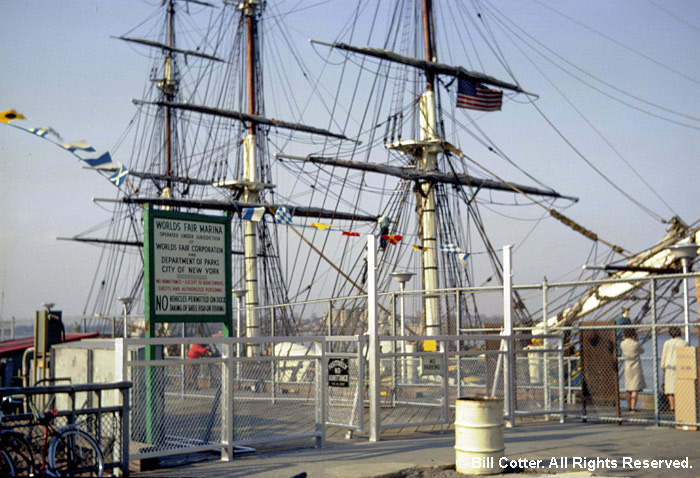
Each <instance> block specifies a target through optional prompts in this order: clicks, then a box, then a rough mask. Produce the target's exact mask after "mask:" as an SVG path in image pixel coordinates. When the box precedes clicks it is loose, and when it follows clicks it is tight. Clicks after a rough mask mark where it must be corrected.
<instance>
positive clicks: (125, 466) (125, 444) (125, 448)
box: [120, 380, 130, 476]
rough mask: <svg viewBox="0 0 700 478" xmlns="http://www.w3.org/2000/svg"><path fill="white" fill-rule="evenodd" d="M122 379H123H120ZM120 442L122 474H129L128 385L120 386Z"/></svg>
mask: <svg viewBox="0 0 700 478" xmlns="http://www.w3.org/2000/svg"><path fill="white" fill-rule="evenodd" d="M120 381H123V380H120ZM121 392H122V442H121V448H122V449H121V459H122V460H121V465H120V468H121V469H122V476H127V475H128V474H129V441H130V435H129V409H130V407H129V387H128V386H127V387H122V390H121Z"/></svg>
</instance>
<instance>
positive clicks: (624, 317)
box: [615, 306, 632, 357]
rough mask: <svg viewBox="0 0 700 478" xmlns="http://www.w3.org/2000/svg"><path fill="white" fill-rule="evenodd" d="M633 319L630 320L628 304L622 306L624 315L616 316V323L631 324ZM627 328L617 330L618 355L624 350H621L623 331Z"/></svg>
mask: <svg viewBox="0 0 700 478" xmlns="http://www.w3.org/2000/svg"><path fill="white" fill-rule="evenodd" d="M631 324H632V321H631V320H630V308H629V307H627V306H623V307H622V315H618V316H617V317H615V325H631ZM624 331H625V329H617V331H616V332H615V336H616V338H617V356H618V357H619V356H620V355H622V350H620V344H621V343H622V340H623V332H624Z"/></svg>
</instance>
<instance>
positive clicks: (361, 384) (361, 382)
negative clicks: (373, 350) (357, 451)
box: [356, 335, 367, 432]
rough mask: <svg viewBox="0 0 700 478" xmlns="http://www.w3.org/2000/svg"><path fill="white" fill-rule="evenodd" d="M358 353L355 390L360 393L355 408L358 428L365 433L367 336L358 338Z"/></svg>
mask: <svg viewBox="0 0 700 478" xmlns="http://www.w3.org/2000/svg"><path fill="white" fill-rule="evenodd" d="M357 340H358V345H359V348H358V351H357V363H358V364H359V366H360V370H359V377H358V379H357V382H358V384H357V388H358V389H359V391H360V393H359V394H358V396H359V403H358V404H356V406H357V407H359V409H360V422H359V424H358V425H359V428H360V430H362V431H363V432H364V431H365V375H367V372H366V370H367V369H366V365H367V364H366V363H365V353H364V351H365V350H366V349H365V347H367V336H366V335H359V336H358V338H357Z"/></svg>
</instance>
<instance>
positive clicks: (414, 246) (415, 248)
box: [413, 244, 428, 252]
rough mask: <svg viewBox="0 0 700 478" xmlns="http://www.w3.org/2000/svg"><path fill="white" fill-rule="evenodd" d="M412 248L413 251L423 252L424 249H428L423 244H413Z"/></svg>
mask: <svg viewBox="0 0 700 478" xmlns="http://www.w3.org/2000/svg"><path fill="white" fill-rule="evenodd" d="M413 250H414V251H421V252H425V251H427V250H428V248H427V247H423V246H416V245H415V244H414V245H413Z"/></svg>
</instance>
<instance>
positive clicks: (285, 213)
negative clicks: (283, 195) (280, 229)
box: [275, 206, 292, 226]
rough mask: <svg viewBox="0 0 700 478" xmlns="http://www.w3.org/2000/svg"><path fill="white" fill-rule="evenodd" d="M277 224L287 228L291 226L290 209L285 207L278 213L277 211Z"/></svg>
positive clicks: (279, 209) (280, 208) (278, 210)
mask: <svg viewBox="0 0 700 478" xmlns="http://www.w3.org/2000/svg"><path fill="white" fill-rule="evenodd" d="M275 222H276V223H277V224H284V225H285V226H288V225H290V224H291V223H292V214H291V213H290V212H289V209H287V208H286V207H284V206H280V207H278V208H277V211H275Z"/></svg>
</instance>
